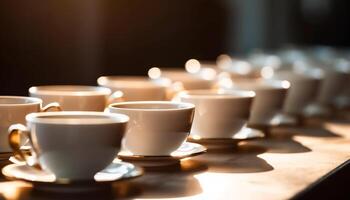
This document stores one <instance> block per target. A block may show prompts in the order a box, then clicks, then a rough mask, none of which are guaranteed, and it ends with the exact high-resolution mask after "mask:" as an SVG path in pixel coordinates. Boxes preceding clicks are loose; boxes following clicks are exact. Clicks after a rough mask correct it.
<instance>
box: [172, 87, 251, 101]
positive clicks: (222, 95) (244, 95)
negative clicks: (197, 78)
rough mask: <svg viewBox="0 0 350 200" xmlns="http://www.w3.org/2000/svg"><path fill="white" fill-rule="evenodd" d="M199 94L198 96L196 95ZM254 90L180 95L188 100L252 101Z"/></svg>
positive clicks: (188, 91)
mask: <svg viewBox="0 0 350 200" xmlns="http://www.w3.org/2000/svg"><path fill="white" fill-rule="evenodd" d="M195 93H197V94H195ZM255 95H256V94H255V92H254V91H252V90H225V89H218V90H212V89H208V90H185V91H181V92H179V93H178V95H177V96H179V97H180V98H187V99H250V98H254V97H255Z"/></svg>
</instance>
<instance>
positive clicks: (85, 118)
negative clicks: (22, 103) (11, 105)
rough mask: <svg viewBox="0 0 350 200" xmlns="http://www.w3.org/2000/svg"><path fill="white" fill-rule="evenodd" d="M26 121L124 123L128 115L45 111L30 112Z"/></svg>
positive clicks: (74, 123)
mask: <svg viewBox="0 0 350 200" xmlns="http://www.w3.org/2000/svg"><path fill="white" fill-rule="evenodd" d="M26 120H27V121H28V122H34V123H45V124H62V125H65V124H66V125H67V124H69V125H86V124H89V125H96V124H111V123H126V122H127V121H128V120H129V117H128V116H126V115H123V114H115V113H102V112H74V111H73V112H69V111H62V112H47V113H31V114H29V115H27V116H26Z"/></svg>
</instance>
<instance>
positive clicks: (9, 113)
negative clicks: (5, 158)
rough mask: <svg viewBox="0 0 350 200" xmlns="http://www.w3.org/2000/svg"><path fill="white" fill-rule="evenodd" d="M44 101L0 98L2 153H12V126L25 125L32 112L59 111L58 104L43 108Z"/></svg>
mask: <svg viewBox="0 0 350 200" xmlns="http://www.w3.org/2000/svg"><path fill="white" fill-rule="evenodd" d="M41 105H42V100H41V99H38V98H33V97H19V96H0V152H11V148H10V146H9V144H8V139H7V137H8V133H7V130H8V128H9V127H10V125H11V124H15V123H25V116H26V115H27V114H29V113H32V112H41V111H48V110H49V109H52V108H54V109H57V110H59V109H60V108H59V105H58V104H57V103H51V104H48V105H47V106H46V107H44V108H42V107H41Z"/></svg>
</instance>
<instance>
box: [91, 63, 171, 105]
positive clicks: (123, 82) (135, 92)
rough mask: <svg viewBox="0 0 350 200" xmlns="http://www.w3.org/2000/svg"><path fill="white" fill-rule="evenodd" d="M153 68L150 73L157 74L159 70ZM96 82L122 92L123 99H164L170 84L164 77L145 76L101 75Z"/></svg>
mask: <svg viewBox="0 0 350 200" xmlns="http://www.w3.org/2000/svg"><path fill="white" fill-rule="evenodd" d="M154 70H155V71H154ZM154 70H153V71H151V72H152V73H151V75H153V76H157V73H159V71H157V69H154ZM97 83H98V84H99V85H100V86H104V87H107V88H109V89H111V90H112V91H113V92H116V91H121V92H123V100H124V101H161V100H166V95H167V94H166V90H167V87H169V86H170V82H169V81H168V80H166V79H152V78H149V77H146V76H102V77H100V78H98V79H97Z"/></svg>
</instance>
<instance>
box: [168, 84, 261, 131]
mask: <svg viewBox="0 0 350 200" xmlns="http://www.w3.org/2000/svg"><path fill="white" fill-rule="evenodd" d="M254 96H255V93H254V92H253V91H225V90H189V91H183V92H180V93H179V94H178V95H177V96H176V97H175V98H174V100H176V101H181V102H187V103H192V104H194V105H195V106H196V112H195V116H194V120H193V125H192V129H191V136H193V137H196V138H232V137H233V136H234V135H235V134H236V133H238V132H239V131H240V130H241V129H242V128H243V127H244V125H246V123H247V122H248V118H249V113H250V108H251V105H252V102H253V98H254Z"/></svg>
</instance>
